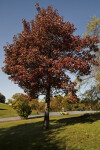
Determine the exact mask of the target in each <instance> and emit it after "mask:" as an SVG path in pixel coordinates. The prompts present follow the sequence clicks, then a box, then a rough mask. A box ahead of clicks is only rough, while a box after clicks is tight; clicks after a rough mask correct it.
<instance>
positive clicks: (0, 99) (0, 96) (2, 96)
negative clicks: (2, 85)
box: [0, 93, 6, 103]
mask: <svg viewBox="0 0 100 150" xmlns="http://www.w3.org/2000/svg"><path fill="white" fill-rule="evenodd" d="M5 100H6V98H5V96H4V95H3V94H2V93H0V103H5Z"/></svg>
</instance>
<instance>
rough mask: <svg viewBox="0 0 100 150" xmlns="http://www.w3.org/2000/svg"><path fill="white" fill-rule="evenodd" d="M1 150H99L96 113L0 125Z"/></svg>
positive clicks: (99, 122)
mask: <svg viewBox="0 0 100 150" xmlns="http://www.w3.org/2000/svg"><path fill="white" fill-rule="evenodd" d="M0 149H1V150H20V149H21V150H100V113H95V114H86V115H74V116H70V115H69V116H55V117H50V129H49V130H47V131H45V130H43V118H34V119H28V120H18V121H9V122H1V123H0Z"/></svg>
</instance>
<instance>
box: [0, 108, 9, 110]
mask: <svg viewBox="0 0 100 150" xmlns="http://www.w3.org/2000/svg"><path fill="white" fill-rule="evenodd" d="M0 110H8V109H2V108H0Z"/></svg>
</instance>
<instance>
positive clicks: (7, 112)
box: [0, 103, 40, 118]
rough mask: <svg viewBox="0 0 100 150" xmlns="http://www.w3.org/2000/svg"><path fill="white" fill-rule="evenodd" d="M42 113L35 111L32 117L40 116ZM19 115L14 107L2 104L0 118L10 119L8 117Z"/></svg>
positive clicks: (0, 104) (0, 105)
mask: <svg viewBox="0 0 100 150" xmlns="http://www.w3.org/2000/svg"><path fill="white" fill-rule="evenodd" d="M39 114H40V113H39V112H37V111H36V110H33V111H32V113H31V115H39ZM17 116H18V114H17V112H16V110H14V109H13V108H12V106H10V105H8V104H3V103H0V118H8V117H17Z"/></svg>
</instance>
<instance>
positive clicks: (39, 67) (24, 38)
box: [3, 3, 98, 101]
mask: <svg viewBox="0 0 100 150" xmlns="http://www.w3.org/2000/svg"><path fill="white" fill-rule="evenodd" d="M36 8H37V10H38V14H37V15H36V18H35V20H32V21H31V23H29V22H26V20H25V19H23V26H24V29H23V31H22V33H21V34H18V35H17V36H14V38H13V43H12V44H7V46H5V47H4V50H5V61H4V63H5V66H4V67H3V71H4V72H5V73H6V74H8V75H9V78H10V79H11V80H13V81H14V82H15V83H17V84H18V85H19V86H20V87H21V88H23V89H24V91H25V92H27V93H28V94H30V95H31V96H32V97H34V96H36V95H37V94H39V93H42V94H44V93H46V90H47V89H48V88H50V90H51V92H52V88H53V89H65V88H69V89H74V85H73V83H72V82H71V80H70V77H69V76H67V75H66V73H65V70H69V71H71V72H77V71H79V72H80V73H82V74H89V73H90V67H91V63H95V60H93V59H94V56H93V55H92V54H91V51H95V45H94V44H95V43H97V42H98V40H97V38H96V37H94V38H90V37H89V36H88V37H85V38H83V39H82V38H80V36H74V35H73V33H74V31H75V30H76V29H75V27H74V25H73V24H71V23H70V22H64V21H63V18H62V17H61V16H59V14H58V12H57V10H53V9H52V7H51V6H48V8H47V9H44V8H42V9H41V8H40V7H39V5H38V4H37V3H36ZM90 46H91V48H90V49H89V50H88V51H87V50H86V49H85V50H84V48H89V47H90ZM74 99H75V98H74ZM74 99H73V98H71V101H72V100H74Z"/></svg>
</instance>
